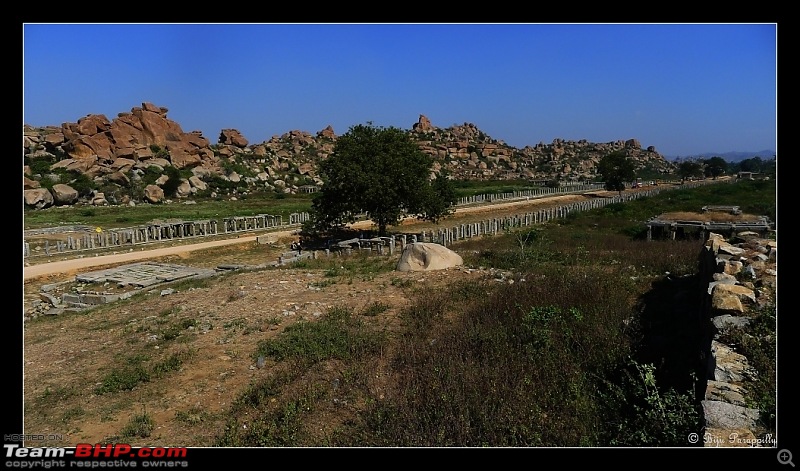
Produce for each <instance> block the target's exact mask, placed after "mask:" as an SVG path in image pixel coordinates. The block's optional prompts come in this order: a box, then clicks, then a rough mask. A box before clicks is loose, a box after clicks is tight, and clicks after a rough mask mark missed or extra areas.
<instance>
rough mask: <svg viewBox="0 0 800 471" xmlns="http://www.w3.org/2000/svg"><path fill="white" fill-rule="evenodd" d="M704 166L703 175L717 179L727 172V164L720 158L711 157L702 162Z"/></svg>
mask: <svg viewBox="0 0 800 471" xmlns="http://www.w3.org/2000/svg"><path fill="white" fill-rule="evenodd" d="M703 164H704V165H705V169H704V175H705V176H706V177H712V178H713V179H715V180H716V179H717V177H718V176H720V175H723V174H724V173H725V171H727V170H728V162H727V161H725V159H723V158H722V157H711V158H710V159H706V160H704V161H703Z"/></svg>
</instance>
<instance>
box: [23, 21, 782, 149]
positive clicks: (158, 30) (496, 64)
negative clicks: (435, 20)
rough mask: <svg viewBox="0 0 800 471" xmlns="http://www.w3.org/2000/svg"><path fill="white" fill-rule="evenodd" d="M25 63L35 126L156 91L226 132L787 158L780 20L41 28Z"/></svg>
mask: <svg viewBox="0 0 800 471" xmlns="http://www.w3.org/2000/svg"><path fill="white" fill-rule="evenodd" d="M23 62H24V63H23V96H24V97H23V124H30V125H33V126H47V125H56V126H60V125H61V124H62V123H64V122H77V121H78V119H80V118H81V117H84V116H86V115H89V114H104V115H105V116H106V117H108V118H109V119H113V118H115V117H116V116H117V114H118V113H121V112H128V111H130V110H131V108H133V107H137V106H140V105H141V103H143V102H151V103H153V104H155V105H157V106H163V107H166V108H168V109H169V112H168V113H167V118H169V119H171V120H173V121H175V122H177V123H178V124H179V125H180V126H181V128H182V129H183V130H184V131H185V132H189V131H194V130H199V131H202V133H203V135H204V136H205V137H206V138H207V139H208V140H209V141H211V143H212V144H214V143H216V142H218V138H219V134H220V131H221V130H222V129H227V128H234V129H238V130H239V131H240V132H241V133H242V134H243V135H244V137H245V138H247V140H248V141H249V143H250V144H256V143H260V142H263V141H266V140H268V139H270V138H271V137H272V136H274V135H281V134H283V133H285V132H288V131H290V130H302V131H308V132H310V133H312V134H316V132H317V131H320V130H322V129H324V128H325V127H326V126H328V125H330V126H332V127H333V130H334V132H335V133H336V134H337V135H341V134H344V133H345V132H347V130H348V129H349V128H350V127H351V126H355V125H358V124H367V123H370V122H371V123H372V124H373V125H376V126H387V127H388V126H394V127H398V128H401V129H410V128H411V127H412V126H413V124H414V123H416V122H417V121H418V119H419V116H420V115H425V116H427V117H428V119H430V121H431V123H432V124H433V125H434V126H437V127H441V128H446V127H449V126H452V125H456V124H464V123H472V124H474V125H476V126H477V127H478V128H479V129H480V130H481V131H483V132H485V133H486V134H488V135H489V136H491V137H493V138H495V139H500V140H503V141H505V142H506V143H507V144H509V145H512V146H514V147H519V148H521V147H524V146H526V145H536V144H538V143H539V142H543V143H545V144H550V143H552V141H553V140H554V139H557V138H560V139H567V140H580V139H586V140H588V141H590V142H610V141H615V140H619V139H623V140H625V139H638V140H639V142H640V143H641V144H642V146H644V147H648V146H654V147H655V148H656V150H657V151H658V152H660V153H661V154H662V155H664V156H666V157H687V156H692V155H698V154H703V153H707V152H717V153H725V152H731V151H737V152H749V151H761V150H774V151H776V152H777V24H776V23H754V24H746V23H736V24H605V23H604V24H589V23H579V24H549V23H546V24H527V23H524V24H508V23H501V24H496V23H495V24H474V23H468V24H319V23H317V24H245V23H227V24H213V23H210V24H54V23H45V24H37V23H26V24H23ZM763 157H771V156H763Z"/></svg>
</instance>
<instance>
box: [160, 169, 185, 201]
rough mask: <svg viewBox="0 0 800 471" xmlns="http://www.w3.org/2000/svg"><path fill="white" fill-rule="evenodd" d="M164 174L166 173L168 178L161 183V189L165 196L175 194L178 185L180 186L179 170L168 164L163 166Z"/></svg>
mask: <svg viewBox="0 0 800 471" xmlns="http://www.w3.org/2000/svg"><path fill="white" fill-rule="evenodd" d="M164 174H166V175H167V177H168V179H167V181H166V182H165V183H164V184H163V185H161V189H162V190H164V194H165V195H166V196H168V197H170V196H175V193H176V192H177V191H178V187H179V186H181V172H180V170H178V169H177V168H175V167H172V166H170V167H165V168H164Z"/></svg>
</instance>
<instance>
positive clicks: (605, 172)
mask: <svg viewBox="0 0 800 471" xmlns="http://www.w3.org/2000/svg"><path fill="white" fill-rule="evenodd" d="M597 171H598V173H600V174H601V175H602V176H603V181H604V182H605V189H606V190H608V191H618V192H620V194H622V190H624V189H625V182H629V181H631V180H633V179H634V178H636V167H635V165H634V163H633V161H632V160H631V159H629V158H628V156H626V155H625V154H624V153H622V152H612V153H611V154H608V155H606V156H605V157H603V158H602V159H600V162H599V163H598V164H597Z"/></svg>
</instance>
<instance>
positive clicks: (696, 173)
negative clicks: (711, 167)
mask: <svg viewBox="0 0 800 471" xmlns="http://www.w3.org/2000/svg"><path fill="white" fill-rule="evenodd" d="M703 174H704V168H703V164H702V163H700V162H698V161H695V160H684V161H683V162H681V163H680V165H678V175H680V177H681V179H682V180H685V179H687V178H701V177H702V176H703Z"/></svg>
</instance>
